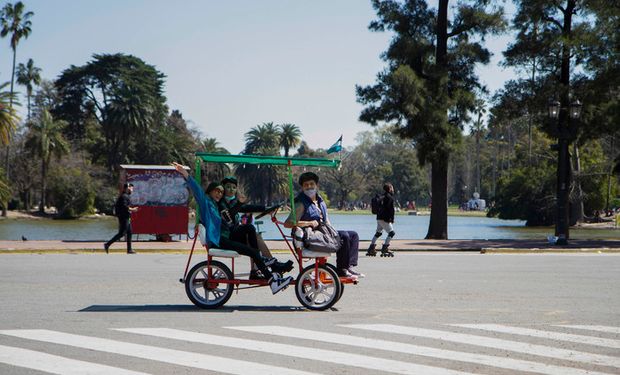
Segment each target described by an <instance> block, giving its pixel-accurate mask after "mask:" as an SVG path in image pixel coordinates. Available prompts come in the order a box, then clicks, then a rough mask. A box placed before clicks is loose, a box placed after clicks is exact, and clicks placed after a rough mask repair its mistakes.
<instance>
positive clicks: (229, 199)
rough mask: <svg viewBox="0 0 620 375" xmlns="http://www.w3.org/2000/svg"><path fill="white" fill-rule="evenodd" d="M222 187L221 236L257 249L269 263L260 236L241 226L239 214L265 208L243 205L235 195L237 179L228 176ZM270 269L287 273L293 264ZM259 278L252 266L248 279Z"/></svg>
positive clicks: (253, 228)
mask: <svg viewBox="0 0 620 375" xmlns="http://www.w3.org/2000/svg"><path fill="white" fill-rule="evenodd" d="M222 186H223V187H224V197H223V198H222V199H221V200H220V201H219V204H218V206H219V207H218V208H219V210H220V215H221V217H222V236H225V237H227V238H230V239H231V240H233V241H237V242H241V243H246V244H248V245H249V246H250V247H252V248H255V249H259V250H260V252H261V255H262V256H263V257H265V260H266V261H267V262H269V261H270V260H271V259H273V256H272V255H271V252H270V251H269V249H268V248H267V245H266V244H265V241H264V240H263V238H262V236H261V235H260V234H258V233H256V228H255V227H254V225H252V224H249V223H248V224H241V220H240V215H239V213H241V212H243V213H247V212H261V211H265V206H262V205H251V204H245V197H243V196H239V195H238V194H237V179H236V178H235V177H233V176H228V177H226V178H224V179H223V180H222ZM271 269H273V270H274V271H276V272H283V273H284V272H289V271H290V270H292V269H293V262H292V261H290V260H289V261H288V262H286V263H281V262H275V263H273V264H272V265H271ZM257 278H259V274H258V273H257V268H256V266H254V268H253V269H252V271H251V272H250V279H257Z"/></svg>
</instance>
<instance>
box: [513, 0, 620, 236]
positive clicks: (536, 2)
mask: <svg viewBox="0 0 620 375" xmlns="http://www.w3.org/2000/svg"><path fill="white" fill-rule="evenodd" d="M516 3H517V4H516V5H517V12H516V14H515V18H514V20H513V24H514V26H515V28H516V29H517V30H519V34H518V35H517V40H516V42H515V43H514V44H513V45H511V46H510V47H509V49H508V50H507V52H506V53H507V56H509V57H510V58H511V59H512V61H514V62H515V65H523V64H524V61H527V60H531V56H532V51H534V53H536V54H537V55H539V56H540V58H539V68H540V69H541V73H542V74H541V76H540V80H541V81H544V82H545V83H546V84H547V85H548V86H547V88H546V90H539V91H542V92H545V93H547V94H548V95H549V94H550V95H552V96H551V97H555V98H558V99H559V102H560V113H559V121H558V120H555V121H551V122H548V125H547V127H546V130H547V131H548V132H549V133H550V134H551V135H552V136H554V137H557V138H558V167H557V205H558V212H557V219H556V235H558V236H560V237H562V241H565V240H566V239H568V238H569V233H568V226H569V224H570V223H571V222H577V221H582V220H583V218H584V210H583V207H584V206H583V198H584V197H583V193H582V187H581V162H580V158H579V154H580V153H579V144H580V143H583V142H584V141H585V139H581V140H580V139H579V137H580V133H581V131H580V129H579V128H580V126H579V121H578V120H571V119H570V115H569V107H570V106H571V103H572V102H573V101H575V98H576V97H577V96H580V93H579V91H581V90H579V89H578V86H579V85H578V84H577V82H578V81H579V80H581V79H582V78H583V77H580V76H582V73H580V72H579V71H578V70H576V69H575V68H576V66H578V65H580V64H582V62H584V61H586V59H587V56H588V54H589V53H590V52H589V47H588V45H590V44H592V43H593V42H594V39H595V38H593V36H594V35H595V31H594V29H593V28H592V26H591V22H592V19H591V16H592V14H591V9H590V7H591V6H592V4H596V3H598V1H586V0H563V1H554V2H549V1H544V0H520V1H517V2H516ZM610 8H612V9H613V8H614V6H613V5H612V6H611V7H610ZM615 8H618V6H617V5H616V6H615ZM612 12H613V10H612ZM616 12H617V10H616ZM509 61H510V60H509ZM581 99H583V97H581ZM571 143H572V144H573V152H572V155H571V153H570V152H569V149H570V145H571ZM571 159H572V161H573V163H571ZM571 170H572V171H571ZM572 175H575V177H576V178H575V179H574V181H573V178H572ZM573 182H574V184H573ZM571 189H574V190H573V199H572V201H573V204H572V208H573V211H572V214H570V213H571V206H570V205H569V200H570V195H571ZM570 217H572V219H569V218H570ZM564 237H565V238H564Z"/></svg>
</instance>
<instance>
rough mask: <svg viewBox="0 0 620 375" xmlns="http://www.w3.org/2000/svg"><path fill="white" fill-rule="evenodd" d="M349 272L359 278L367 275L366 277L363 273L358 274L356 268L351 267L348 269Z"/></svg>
mask: <svg viewBox="0 0 620 375" xmlns="http://www.w3.org/2000/svg"><path fill="white" fill-rule="evenodd" d="M347 271H349V273H350V274H352V275H354V276H357V277H366V275H364V274H363V273H361V272H358V271H357V270H356V269H355V268H353V267H349V269H348V270H347Z"/></svg>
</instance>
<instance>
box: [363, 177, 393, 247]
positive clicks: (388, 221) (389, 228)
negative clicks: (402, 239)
mask: <svg viewBox="0 0 620 375" xmlns="http://www.w3.org/2000/svg"><path fill="white" fill-rule="evenodd" d="M383 191H384V194H383V197H382V198H381V207H380V208H379V212H378V213H377V230H376V233H375V235H374V236H373V237H372V241H371V242H370V247H369V248H368V252H367V253H366V255H367V256H375V255H377V251H376V250H375V246H376V242H377V240H378V239H379V237H381V234H382V233H383V231H385V232H386V233H387V234H388V235H387V237H386V239H385V241H384V242H383V246H382V247H381V256H394V253H392V252H391V251H389V250H388V247H389V246H390V241H391V240H392V238H393V237H394V235H395V234H396V233H395V232H394V225H393V224H394V186H392V184H391V183H389V182H386V183H385V184H383Z"/></svg>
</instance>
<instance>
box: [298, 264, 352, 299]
mask: <svg viewBox="0 0 620 375" xmlns="http://www.w3.org/2000/svg"><path fill="white" fill-rule="evenodd" d="M317 270H318V271H317V272H315V265H314V264H311V265H309V266H308V267H306V268H304V269H303V270H302V271H301V273H300V274H299V277H298V278H297V281H296V282H295V294H296V295H297V299H298V300H299V302H300V303H301V304H302V305H304V307H306V308H307V309H310V310H325V309H329V308H330V307H332V306H334V304H335V303H336V302H337V301H338V299H339V298H340V295H341V293H342V284H341V283H340V278H339V277H338V274H336V272H334V270H333V269H332V268H330V267H328V266H325V265H319V266H318V269H317Z"/></svg>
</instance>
